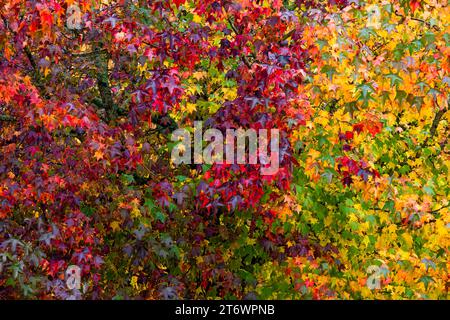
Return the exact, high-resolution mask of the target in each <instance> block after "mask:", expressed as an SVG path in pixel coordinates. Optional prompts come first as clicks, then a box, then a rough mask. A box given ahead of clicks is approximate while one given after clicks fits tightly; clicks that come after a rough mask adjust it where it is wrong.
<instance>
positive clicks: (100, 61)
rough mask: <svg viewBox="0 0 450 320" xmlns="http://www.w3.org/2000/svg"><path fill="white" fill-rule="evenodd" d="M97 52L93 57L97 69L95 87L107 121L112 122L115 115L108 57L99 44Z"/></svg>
mask: <svg viewBox="0 0 450 320" xmlns="http://www.w3.org/2000/svg"><path fill="white" fill-rule="evenodd" d="M94 52H97V55H96V57H95V66H96V68H97V87H98V91H99V93H100V98H101V100H102V107H103V108H104V109H105V111H106V113H107V118H108V120H112V119H113V118H114V116H115V113H116V108H115V105H114V100H113V95H112V91H111V87H110V84H109V70H108V55H107V54H105V52H107V51H106V50H105V49H104V48H102V45H101V44H97V48H95V49H94Z"/></svg>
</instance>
